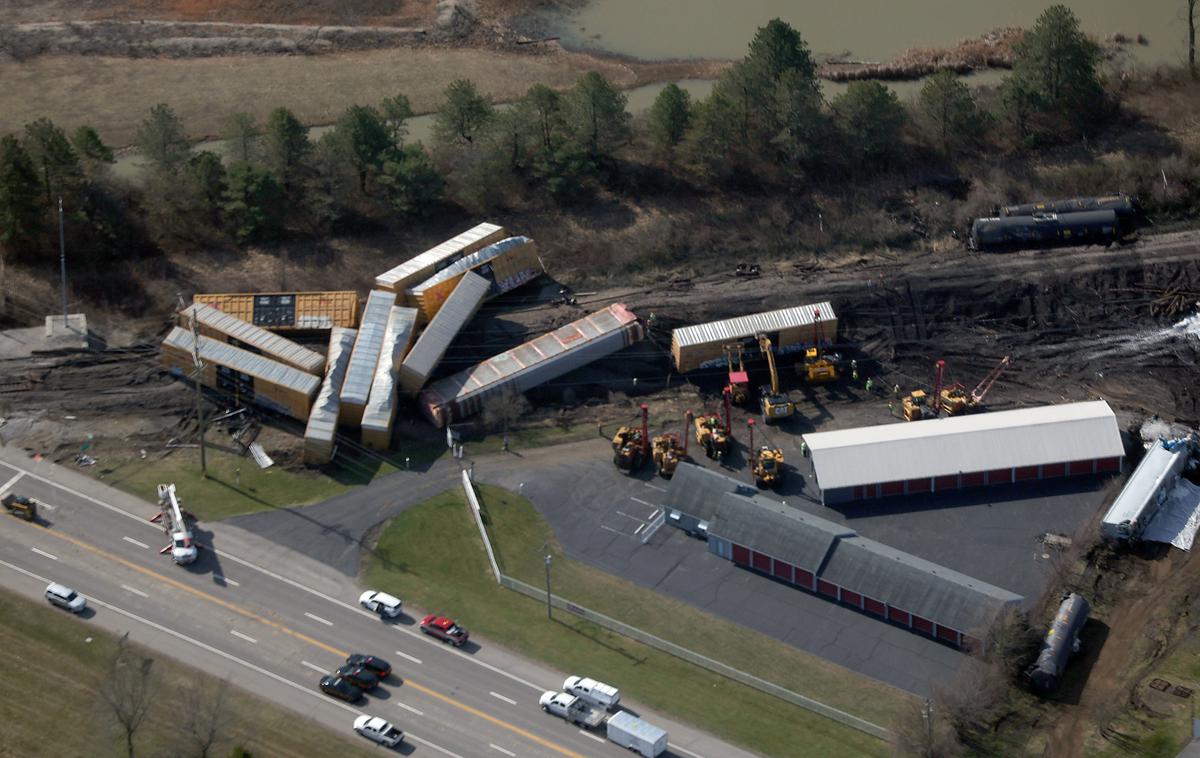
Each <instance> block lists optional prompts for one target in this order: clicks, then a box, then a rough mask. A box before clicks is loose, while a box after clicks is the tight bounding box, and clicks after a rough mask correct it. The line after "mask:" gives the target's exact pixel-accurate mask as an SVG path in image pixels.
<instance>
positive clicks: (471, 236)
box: [375, 222, 505, 305]
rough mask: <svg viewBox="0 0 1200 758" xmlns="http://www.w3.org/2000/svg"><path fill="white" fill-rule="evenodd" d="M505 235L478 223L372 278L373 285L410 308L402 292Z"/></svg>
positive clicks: (492, 227) (500, 229) (487, 224)
mask: <svg viewBox="0 0 1200 758" xmlns="http://www.w3.org/2000/svg"><path fill="white" fill-rule="evenodd" d="M504 234H505V232H504V227H502V226H497V225H496V224H489V223H486V222H485V223H482V224H478V225H476V226H474V227H472V228H470V229H468V230H467V231H465V232H463V233H462V234H459V235H457V236H455V237H453V238H451V239H448V240H446V241H445V242H443V243H441V244H440V245H437V246H435V247H432V248H430V249H428V250H426V251H425V252H423V253H420V254H419V255H416V256H414V257H413V258H410V259H409V260H407V261H405V262H404V263H401V264H400V265H399V266H396V267H395V268H393V269H391V270H390V271H387V272H385V273H382V274H380V275H379V276H377V277H375V286H376V287H378V288H379V289H385V290H391V291H393V292H396V293H397V294H398V295H399V296H400V297H399V299H400V300H401V301H402V304H405V305H412V303H411V302H408V301H407V300H406V299H405V295H404V292H405V290H407V289H408V288H409V287H411V286H413V285H414V284H417V283H419V282H423V281H425V280H426V279H428V278H429V277H431V276H433V275H434V274H435V273H436V272H438V271H439V270H441V269H443V268H445V267H446V266H447V265H449V264H451V263H453V262H454V261H456V260H458V259H459V258H462V257H463V256H464V255H469V254H471V253H473V252H475V251H476V250H478V249H480V248H482V247H485V246H487V245H490V244H492V243H493V242H496V241H497V240H499V239H502V238H503V237H504Z"/></svg>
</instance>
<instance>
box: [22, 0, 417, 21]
mask: <svg viewBox="0 0 1200 758" xmlns="http://www.w3.org/2000/svg"><path fill="white" fill-rule="evenodd" d="M436 5H437V2H436V0H9V2H7V3H5V14H6V15H7V16H8V18H7V19H6V20H7V21H8V22H9V23H35V22H39V21H99V20H110V19H111V20H120V21H140V20H143V19H159V20H167V21H221V22H227V23H247V24H260V23H289V24H347V25H364V26H421V25H425V24H429V23H431V22H432V21H433V18H434V15H435V6H436Z"/></svg>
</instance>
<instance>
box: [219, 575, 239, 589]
mask: <svg viewBox="0 0 1200 758" xmlns="http://www.w3.org/2000/svg"><path fill="white" fill-rule="evenodd" d="M213 579H216V580H218V581H222V582H225V583H226V584H228V585H229V586H230V587H241V586H242V585H240V584H238V583H237V582H235V581H233V580H232V579H230V578H229V577H227V576H222V575H221V574H213Z"/></svg>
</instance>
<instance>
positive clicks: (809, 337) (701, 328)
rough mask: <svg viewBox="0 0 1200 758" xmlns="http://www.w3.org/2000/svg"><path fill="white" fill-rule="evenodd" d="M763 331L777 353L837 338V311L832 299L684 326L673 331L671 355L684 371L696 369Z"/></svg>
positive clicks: (722, 357)
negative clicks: (737, 343)
mask: <svg viewBox="0 0 1200 758" xmlns="http://www.w3.org/2000/svg"><path fill="white" fill-rule="evenodd" d="M759 333H763V334H767V335H768V336H770V337H771V340H772V342H773V343H774V345H773V347H774V350H775V352H776V353H788V352H793V351H796V350H801V349H804V348H806V347H811V346H812V345H813V340H814V337H815V339H816V340H817V341H818V342H819V343H820V344H821V345H830V344H833V342H835V341H836V340H837V314H836V313H834V310H833V306H832V305H830V304H829V303H828V302H822V303H812V304H810V305H798V306H794V307H792V308H780V309H778V310H774V311H766V312H763V313H754V314H750V315H746V316H738V317H735V318H729V319H724V320H722V321H713V322H710V323H707V324H696V325H694V326H686V327H681V328H679V329H675V330H673V331H672V332H671V355H672V356H673V357H674V359H675V367H676V368H677V369H678V370H679V371H682V372H687V371H694V370H696V369H698V368H702V367H704V366H706V365H710V364H712V365H715V364H717V363H720V362H721V361H723V360H724V346H725V345H727V344H730V343H734V342H738V341H740V340H744V339H749V338H752V337H754V336H755V335H756V334H759Z"/></svg>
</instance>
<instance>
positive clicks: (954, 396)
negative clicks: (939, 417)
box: [938, 355, 1009, 416]
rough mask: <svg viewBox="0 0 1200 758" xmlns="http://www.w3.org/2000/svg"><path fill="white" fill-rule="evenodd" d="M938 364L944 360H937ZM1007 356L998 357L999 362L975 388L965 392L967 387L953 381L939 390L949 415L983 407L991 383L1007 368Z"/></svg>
mask: <svg viewBox="0 0 1200 758" xmlns="http://www.w3.org/2000/svg"><path fill="white" fill-rule="evenodd" d="M938 363H939V364H942V363H944V361H938ZM1008 364H1009V357H1008V356H1007V355H1006V356H1004V357H1003V358H1001V359H1000V362H999V363H997V364H996V365H995V367H993V368H992V370H991V371H989V372H988V375H987V376H985V377H984V378H983V379H982V380H981V381H980V382H979V384H977V385H975V389H973V390H971V392H970V393H968V392H967V388H966V387H964V386H963V385H961V384H958V383H955V384H951V385H950V386H949V387H946V388H945V389H943V390H942V392H941V400H942V408H943V409H944V410H945V411H946V414H947V415H949V416H957V415H958V414H960V413H964V412H966V413H972V412H974V411H977V410H979V409H980V408H982V407H983V398H984V397H985V396H986V395H987V393H988V391H989V390H991V388H992V385H993V384H995V383H996V380H997V379H999V378H1000V375H1001V374H1003V373H1004V369H1006V368H1008Z"/></svg>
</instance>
